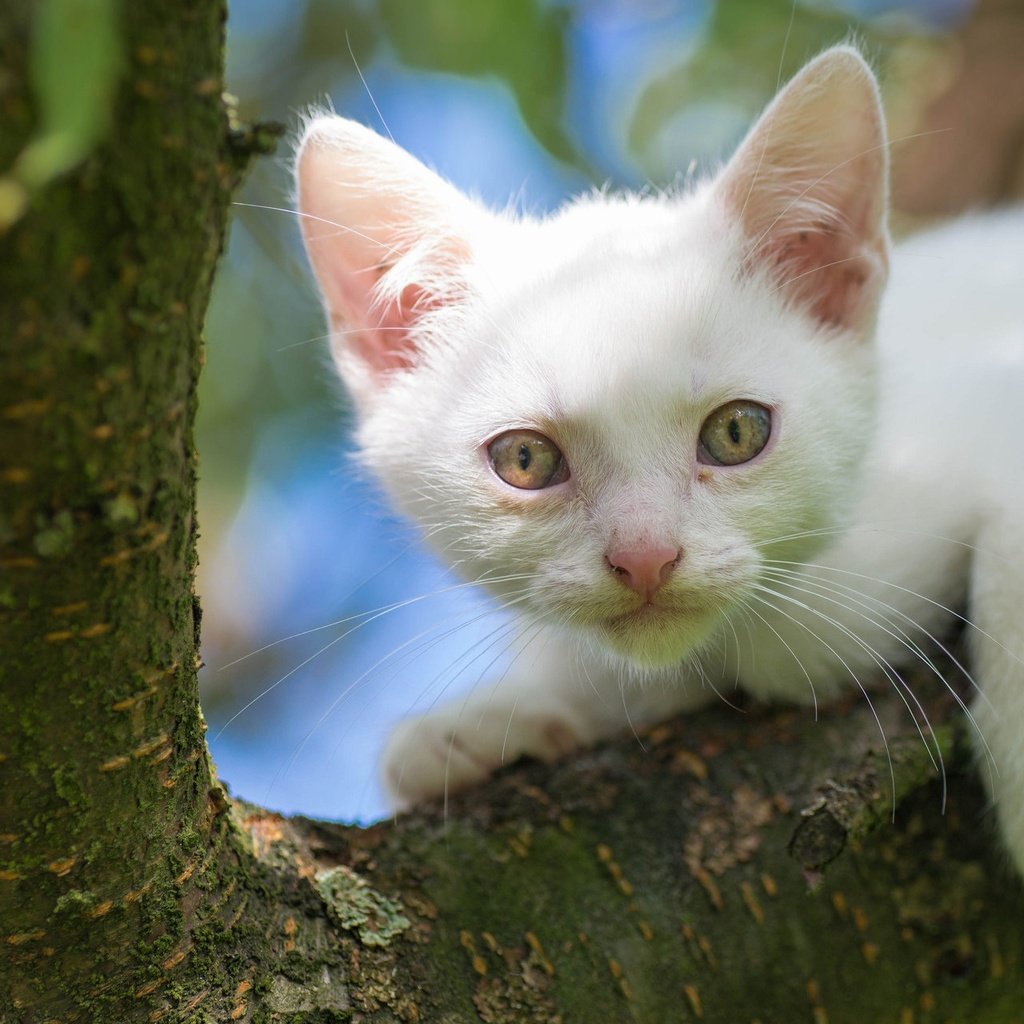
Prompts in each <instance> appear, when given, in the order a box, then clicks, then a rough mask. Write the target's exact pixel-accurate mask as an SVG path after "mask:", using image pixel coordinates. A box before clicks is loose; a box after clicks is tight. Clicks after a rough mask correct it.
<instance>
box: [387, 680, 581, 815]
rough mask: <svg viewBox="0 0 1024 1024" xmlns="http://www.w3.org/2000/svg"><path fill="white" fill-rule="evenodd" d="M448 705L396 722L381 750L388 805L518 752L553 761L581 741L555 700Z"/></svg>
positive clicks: (427, 795)
mask: <svg viewBox="0 0 1024 1024" xmlns="http://www.w3.org/2000/svg"><path fill="white" fill-rule="evenodd" d="M525 703H526V701H525V699H524V700H522V701H520V702H517V703H516V704H510V703H505V702H497V701H494V702H487V703H486V704H484V705H483V706H481V704H478V703H475V702H474V703H471V704H467V705H463V706H459V705H452V706H449V707H444V708H441V709H440V710H438V711H433V712H431V713H430V714H427V715H423V716H422V717H420V718H411V719H408V720H406V721H404V722H401V723H400V724H399V725H398V726H396V728H395V729H394V731H393V732H392V733H391V736H390V737H389V739H388V742H387V744H386V746H385V748H384V755H383V759H382V769H383V775H384V783H385V786H386V788H387V791H388V794H389V796H390V798H391V802H392V805H393V806H394V807H396V808H407V807H410V806H413V805H415V804H418V803H421V802H423V801H425V800H429V799H431V798H433V797H437V796H442V795H445V794H447V793H454V792H456V791H458V790H460V789H465V788H467V787H468V786H472V785H474V784H475V783H478V782H482V781H483V780H484V779H486V778H487V777H488V776H490V775H491V774H492V773H493V772H495V771H496V770H497V769H498V768H500V767H501V766H502V765H506V764H512V763H513V762H514V761H516V760H518V759H519V758H520V757H524V756H529V757H536V758H538V759H540V760H543V761H554V760H556V759H557V758H559V757H563V756H565V755H566V754H568V753H570V752H572V751H573V750H576V749H577V748H578V747H580V746H581V745H583V744H585V743H587V742H589V741H590V740H591V739H592V737H590V736H588V735H586V730H585V729H583V728H582V723H580V722H576V721H574V720H573V718H574V716H573V714H572V711H571V709H570V708H569V707H568V706H566V705H564V704H561V703H556V702H552V701H548V702H545V706H544V707H537V706H534V707H532V708H529V709H525V708H524V707H523V705H524V704H525Z"/></svg>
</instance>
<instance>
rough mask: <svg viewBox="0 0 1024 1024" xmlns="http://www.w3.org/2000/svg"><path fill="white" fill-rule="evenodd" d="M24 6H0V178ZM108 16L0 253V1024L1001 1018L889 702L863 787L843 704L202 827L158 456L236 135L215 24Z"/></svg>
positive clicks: (186, 477) (249, 142)
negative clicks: (118, 46) (93, 140)
mask: <svg viewBox="0 0 1024 1024" xmlns="http://www.w3.org/2000/svg"><path fill="white" fill-rule="evenodd" d="M32 11H33V5H32V4H31V3H29V2H28V0H10V2H8V3H7V4H5V5H4V6H3V7H2V9H0V47H2V52H0V67H2V68H3V78H2V79H0V109H2V112H3V119H4V125H5V128H4V132H3V133H2V134H0V168H4V169H6V168H7V167H9V166H10V164H11V161H12V159H13V158H14V156H15V154H16V153H17V152H18V151H19V150H20V148H21V147H22V146H23V145H24V143H25V141H26V139H27V138H28V137H29V135H30V133H31V131H32V128H33V124H34V118H35V114H34V111H33V101H32V96H31V94H30V92H29V89H28V85H27V81H28V73H27V69H26V61H27V56H26V54H27V43H28V38H29V31H30V26H31V18H32ZM121 11H122V14H121V30H122V41H123V51H124V72H123V81H122V84H121V88H120V91H119V95H118V100H117V106H116V111H115V117H114V127H113V129H112V131H111V132H110V133H109V136H108V137H107V138H106V140H105V141H104V142H103V143H102V145H101V146H100V147H99V148H98V149H97V150H96V152H95V153H93V154H92V155H91V156H90V157H89V158H88V159H87V160H86V161H85V162H84V163H82V164H81V165H80V166H79V167H77V168H76V169H75V170H74V171H72V172H71V173H69V174H67V175H66V176H64V177H63V178H61V179H60V180H59V181H57V182H54V183H51V184H50V185H48V186H46V187H44V188H42V189H41V190H39V191H38V192H37V193H35V194H34V195H33V197H32V200H31V203H30V205H29V207H28V209H27V210H26V211H25V212H24V214H23V215H22V216H21V217H20V218H19V219H18V220H17V221H16V222H15V223H14V224H13V225H12V226H10V227H9V228H8V230H7V231H6V233H5V234H4V235H3V236H2V237H0V488H2V490H0V495H2V498H0V652H2V653H0V1021H3V1022H4V1024H8V1022H11V1024H14V1022H17V1024H21V1022H26V1024H29V1022H30V1024H36V1022H41V1021H62V1022H63V1021H88V1022H97V1024H103V1022H118V1024H121V1022H135V1021H140V1022H141V1021H146V1022H156V1021H160V1020H168V1021H197V1022H198V1021H226V1020H243V1021H249V1020H251V1021H271V1020H273V1021H292V1022H305V1024H311V1022H326V1021H349V1020H351V1021H374V1022H384V1021H398V1020H401V1021H430V1022H446V1024H463V1022H472V1021H477V1020H479V1021H484V1022H519V1021H523V1022H541V1021H543V1022H551V1024H553V1022H556V1021H564V1022H566V1024H568V1022H591V1021H593V1022H595V1024H597V1022H600V1024H615V1022H618V1021H623V1022H626V1021H629V1022H637V1021H640V1022H651V1024H664V1022H666V1021H689V1020H702V1021H709V1022H722V1024H737V1022H740V1024H742V1022H746V1021H755V1020H760V1021H762V1022H764V1024H769V1022H773V1021H785V1022H787V1024H789V1022H796V1021H808V1022H814V1024H824V1022H826V1021H828V1022H831V1024H840V1022H845V1021H850V1022H857V1024H861V1022H863V1021H865V1020H871V1021H892V1022H894V1024H895V1022H898V1024H911V1022H925V1021H940V1020H941V1021H948V1020H957V1021H964V1022H970V1021H978V1020H985V1021H986V1022H987V1024H1001V1022H1004V1021H1005V1022H1009V1021H1015V1020H1020V1019H1021V1017H1022V1011H1021V1010H1020V1006H1021V1001H1020V990H1021V987H1022V986H1021V983H1022V971H1024V967H1022V956H1024V949H1022V944H1024V937H1022V931H1021V928H1020V926H1019V921H1020V920H1021V919H1022V910H1024V900H1022V896H1021V889H1020V886H1019V883H1018V882H1017V881H1016V880H1015V879H1013V878H1011V877H1010V876H1009V875H1008V874H1007V873H1006V872H1005V871H1004V870H1003V868H1002V866H1001V864H1000V858H999V854H998V851H997V849H996V847H995V845H994V843H992V842H991V836H990V835H989V833H988V829H987V828H986V827H980V826H979V823H980V822H981V820H982V812H983V808H984V801H983V798H982V796H981V794H980V792H979V790H978V787H977V786H976V784H975V783H974V782H973V781H972V778H973V776H971V775H970V774H964V773H962V769H963V768H964V766H965V763H966V762H967V760H968V758H967V757H966V755H965V754H964V753H963V744H962V742H960V741H959V740H958V738H957V737H958V736H959V732H958V728H959V727H958V726H956V725H947V726H943V727H942V729H941V730H940V733H939V736H940V740H941V742H940V748H941V749H942V750H943V751H944V754H945V756H946V767H947V773H948V779H949V783H950V790H949V796H948V805H947V810H946V813H945V815H943V814H942V796H941V787H940V785H939V784H938V782H937V781H936V779H937V776H936V774H935V773H934V772H933V771H932V769H931V766H930V763H929V758H928V757H927V755H926V754H925V752H924V747H923V746H922V744H921V741H920V739H919V738H918V737H917V734H916V732H915V730H914V727H913V724H912V723H911V722H909V721H908V720H907V719H906V717H905V715H904V716H902V717H901V714H902V708H903V705H902V704H901V703H900V702H899V700H898V699H896V698H895V697H894V696H891V695H890V697H889V698H882V699H880V700H879V713H880V715H881V716H882V718H883V720H884V723H885V727H886V734H887V735H888V736H889V737H890V751H891V755H892V759H893V763H894V765H895V771H894V773H893V779H894V781H891V780H890V774H889V768H888V762H887V759H886V757H885V755H884V754H883V753H882V752H881V747H880V743H879V739H878V732H877V727H876V723H875V720H874V718H873V717H872V715H871V714H870V713H869V711H868V710H867V708H866V707H864V706H863V705H853V706H850V707H844V708H838V709H834V710H832V711H830V712H829V713H828V714H826V715H824V716H823V718H822V720H821V721H820V722H817V723H815V722H813V721H811V720H810V719H809V717H808V716H807V715H805V714H803V713H797V712H792V711H778V712H774V713H772V714H767V713H763V712H759V711H756V710H751V711H750V712H749V713H748V714H746V715H738V714H736V713H735V712H727V711H716V712H711V713H708V714H704V715H701V716H698V717H696V718H694V719H693V720H692V721H691V722H689V723H686V724H683V723H671V724H669V725H667V726H664V727H660V728H658V729H655V730H653V731H651V732H649V733H648V734H647V735H646V736H645V737H644V738H643V745H641V744H639V743H637V741H636V740H635V739H634V738H632V737H630V738H627V739H625V740H623V741H622V742H620V743H617V744H616V743H613V744H609V745H606V746H605V747H604V748H602V749H601V750H599V751H595V752H592V753H588V754H586V755H584V756H583V757H582V758H578V759H576V760H574V761H573V762H571V763H568V764H565V765H562V766H556V767H555V768H551V769H544V768H541V767H539V766H532V767H531V766H525V767H519V768H515V769H513V770H512V771H510V772H507V773H505V774H504V775H503V777H502V778H500V779H499V780H497V781H496V782H494V783H492V784H491V785H489V786H487V787H484V788H482V789H480V790H479V791H477V792H475V793H474V794H472V795H470V796H468V797H466V798H465V799H464V800H462V801H459V802H456V803H453V804H452V805H451V806H450V807H449V808H448V810H447V811H443V810H442V809H440V808H435V809H433V810H427V811H425V812H424V813H423V814H421V815H417V816H414V817H411V818H409V819H406V820H404V821H402V822H400V823H398V824H394V825H382V826H378V827H376V828H373V829H369V830H359V829H351V828H343V827H340V826H331V825H326V824H323V823H314V822H304V821H295V822H288V821H284V820H282V819H280V818H277V817H275V816H273V815H269V814H267V813H265V812H261V811H259V810H258V809H253V808H246V807H241V806H236V805H232V804H231V803H230V802H229V801H227V799H226V798H225V796H224V794H223V791H222V789H221V788H220V787H219V785H218V784H217V783H216V781H215V780H214V779H213V778H212V776H211V770H210V765H209V761H208V759H207V755H206V750H205V744H204V740H203V724H202V718H201V715H200V712H199V706H198V700H197V690H196V679H195V667H196V660H197V633H198V625H199V612H198V606H197V605H196V603H195V600H194V598H193V593H192V571H193V566H194V561H195V554H194V540H195V531H196V526H195V518H194V491H195V463H194V453H193V448H192V438H191V425H192V420H193V414H194V405H195V383H196V377H197V374H198V370H199V363H200V352H201V349H200V327H201V323H202V318H203V313H204V310H205V306H206V300H207V297H208V292H209V283H210V278H211V275H212V273H213V268H214V264H215V261H216V257H217V254H218V252H219V250H220V247H221V243H222V238H223V230H224V223H225V216H226V209H227V204H228V200H229V196H230V193H231V190H232V188H233V186H234V184H235V182H236V179H237V177H238V175H239V174H240V173H241V171H242V168H243V165H244V163H245V161H246V159H247V157H248V155H249V154H250V152H251V151H252V150H253V149H258V148H260V141H261V140H260V136H259V132H249V133H245V132H242V131H240V130H238V129H237V128H233V127H232V126H231V125H230V124H229V120H228V116H227V114H226V112H225V109H224V107H223V103H222V99H221V46H222V40H221V35H222V23H223V8H222V2H221V0H187V2H183V0H173V2H172V0H154V2H151V3H146V4H127V3H126V4H123V5H122V8H121ZM922 685H923V683H922ZM922 699H924V698H922ZM928 703H929V710H930V713H931V714H932V716H933V720H934V721H941V720H943V719H944V716H945V714H946V712H945V711H944V710H943V701H942V700H940V699H939V698H936V699H935V700H934V701H930V702H928ZM949 703H950V702H949V701H948V700H947V701H945V704H946V705H947V706H948V704H949ZM946 710H947V711H948V707H947V709H946ZM894 804H895V805H897V814H896V821H895V823H893V822H892V821H890V813H891V810H892V807H893V806H894ZM805 809H806V811H807V813H802V812H803V810H805ZM825 861H831V863H830V864H829V866H828V869H827V872H826V874H825V877H824V880H822V879H821V877H820V872H821V865H822V864H824V862H825Z"/></svg>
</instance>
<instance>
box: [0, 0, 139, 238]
mask: <svg viewBox="0 0 1024 1024" xmlns="http://www.w3.org/2000/svg"><path fill="white" fill-rule="evenodd" d="M30 45H31V49H30V73H31V76H32V93H33V99H34V101H35V107H36V130H35V133H34V135H33V137H32V138H31V140H30V141H29V142H28V144H27V145H26V146H25V148H24V149H23V150H22V151H21V153H20V154H19V155H18V158H17V159H16V161H15V163H14V166H13V168H12V169H11V170H10V171H9V172H8V173H7V174H5V175H4V176H3V177H0V227H3V226H4V225H6V224H10V223H11V222H13V221H14V220H15V219H16V218H17V217H18V216H20V214H21V211H22V210H23V209H24V207H25V204H26V203H27V201H28V197H29V195H30V193H31V192H32V191H33V190H35V189H38V188H40V187H41V186H42V185H45V184H46V182H48V181H50V180H51V179H53V178H55V177H56V176H57V175H58V174H61V173H63V172H64V171H66V170H69V169H70V168H71V167H74V166H75V164H77V163H78V162H79V161H80V160H82V159H84V158H85V157H86V156H88V155H89V153H91V152H92V150H93V147H94V146H95V145H96V144H97V143H98V142H99V141H100V139H101V138H102V137H103V134H104V133H105V132H106V130H107V128H108V127H109V125H110V120H111V115H112V113H113V103H114V94H115V91H116V88H117V85H118V81H119V78H120V74H121V68H122V56H123V55H122V52H121V51H122V46H121V33H120V3H119V0H41V2H40V3H39V4H38V6H37V7H36V11H35V17H34V20H33V24H32V38H31V44H30Z"/></svg>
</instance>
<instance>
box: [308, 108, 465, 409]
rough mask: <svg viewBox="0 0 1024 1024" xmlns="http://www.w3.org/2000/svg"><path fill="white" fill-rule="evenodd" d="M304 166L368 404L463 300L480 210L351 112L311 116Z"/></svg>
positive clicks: (319, 241) (313, 242)
mask: <svg viewBox="0 0 1024 1024" xmlns="http://www.w3.org/2000/svg"><path fill="white" fill-rule="evenodd" d="M295 175H296V182H297V192H298V210H299V219H300V223H301V227H302V235H303V240H304V242H305V244H306V252H307V253H308V255H309V260H310V263H311V264H312V266H313V271H314V273H315V274H316V279H317V283H318V284H319V286H320V291H321V293H322V295H323V299H324V305H325V306H326V310H327V319H328V327H329V329H330V331H331V351H332V353H333V355H334V358H335V362H336V363H337V365H338V369H339V371H340V373H341V375H342V377H343V378H344V380H345V383H346V385H347V386H348V389H349V391H350V393H351V394H352V396H353V398H354V399H355V400H356V402H357V404H358V405H360V406H363V407H365V406H366V404H367V403H368V402H370V401H372V399H373V397H374V395H375V394H376V393H377V392H378V391H379V390H380V389H381V388H382V387H384V386H386V384H387V381H388V378H389V376H390V375H391V374H392V373H393V372H394V371H396V370H401V369H407V368H409V367H411V366H414V365H415V364H416V362H417V361H418V359H419V357H420V354H421V353H420V349H419V345H420V343H421V341H422V335H421V334H420V333H419V332H418V328H419V327H420V326H421V324H422V321H423V319H424V317H426V316H427V315H428V314H429V313H431V312H432V311H435V310H437V309H438V308H440V307H441V306H443V305H445V304H447V303H450V302H454V301H458V299H459V297H460V295H461V291H462V283H461V275H460V273H459V269H460V267H461V266H462V265H464V263H465V262H466V261H467V260H468V258H469V243H468V236H469V225H470V224H471V223H472V221H473V219H474V217H479V215H480V211H479V208H478V207H476V206H475V204H473V203H472V202H471V201H470V200H469V199H467V198H466V197H465V196H463V195H462V193H461V192H459V191H458V190H457V189H456V188H455V187H454V186H452V185H450V184H448V182H446V181H444V180H443V179H442V178H441V177H439V176H438V175H437V174H435V173H434V172H433V171H431V170H429V169H428V168H427V167H425V166H424V165H423V164H422V163H420V162H419V161H418V160H417V159H416V158H415V157H413V156H411V155H410V154H408V153H407V152H405V150H403V149H401V148H400V147H399V146H397V145H395V143H393V142H391V141H389V140H388V139H384V138H381V136H379V135H378V134H377V133H376V132H374V131H372V130H371V129H369V128H366V127H364V126H363V125H361V124H358V123H357V122H355V121H349V120H347V119H345V118H341V117H329V116H328V117H318V118H316V119H314V120H313V121H311V122H310V123H309V125H308V126H307V128H306V131H305V133H304V135H303V137H302V141H301V143H300V145H299V150H298V155H297V158H296V166H295Z"/></svg>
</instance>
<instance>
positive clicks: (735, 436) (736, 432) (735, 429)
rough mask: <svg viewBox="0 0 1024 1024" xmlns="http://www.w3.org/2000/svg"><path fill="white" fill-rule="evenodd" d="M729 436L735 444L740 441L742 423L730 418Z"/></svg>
mask: <svg viewBox="0 0 1024 1024" xmlns="http://www.w3.org/2000/svg"><path fill="white" fill-rule="evenodd" d="M729 438H730V440H731V441H732V443H733V444H739V443H740V425H739V423H738V422H737V421H736V420H735V419H732V420H729Z"/></svg>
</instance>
